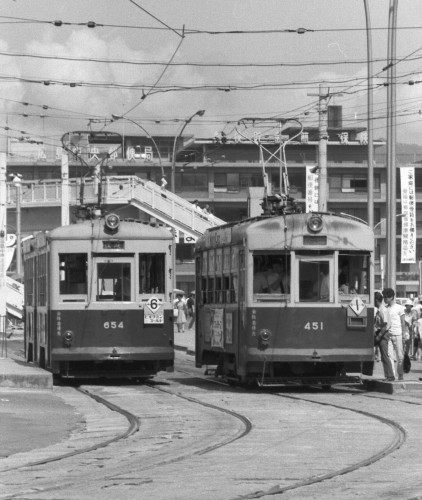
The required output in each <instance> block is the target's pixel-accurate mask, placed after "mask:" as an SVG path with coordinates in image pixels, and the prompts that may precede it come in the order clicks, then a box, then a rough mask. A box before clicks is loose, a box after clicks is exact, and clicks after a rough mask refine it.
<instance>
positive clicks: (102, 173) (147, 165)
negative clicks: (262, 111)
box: [7, 113, 422, 296]
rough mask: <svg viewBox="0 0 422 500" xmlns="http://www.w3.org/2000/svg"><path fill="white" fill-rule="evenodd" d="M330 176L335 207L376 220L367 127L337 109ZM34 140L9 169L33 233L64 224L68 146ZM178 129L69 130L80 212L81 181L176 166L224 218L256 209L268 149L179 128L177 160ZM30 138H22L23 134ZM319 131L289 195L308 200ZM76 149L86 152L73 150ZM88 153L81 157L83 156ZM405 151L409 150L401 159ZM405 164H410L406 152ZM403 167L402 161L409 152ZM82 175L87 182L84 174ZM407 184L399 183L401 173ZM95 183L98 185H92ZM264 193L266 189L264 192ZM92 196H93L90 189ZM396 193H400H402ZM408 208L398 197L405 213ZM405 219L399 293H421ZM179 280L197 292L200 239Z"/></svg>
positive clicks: (188, 251) (301, 158) (292, 161)
mask: <svg viewBox="0 0 422 500" xmlns="http://www.w3.org/2000/svg"><path fill="white" fill-rule="evenodd" d="M298 132H299V129H298V128H294V127H291V128H288V129H284V130H283V140H285V138H286V137H287V136H288V137H289V138H290V137H293V136H295V135H297V134H298ZM328 136H329V138H328V144H327V179H328V190H327V192H328V202H327V206H328V210H329V211H336V212H343V213H348V214H351V215H353V216H355V217H358V218H360V219H363V220H367V136H366V131H365V129H363V128H357V127H352V126H348V127H343V126H342V124H341V119H339V116H338V113H337V114H334V117H333V119H332V120H329V123H328ZM31 140H32V141H33V142H32V143H31V142H30V143H29V144H30V147H28V146H25V151H23V148H22V145H20V149H19V148H18V147H17V146H19V144H13V143H10V144H9V151H8V158H7V171H8V173H9V174H12V173H17V172H19V173H20V174H21V175H22V179H23V182H22V195H21V196H22V202H21V224H22V227H21V234H22V236H25V235H27V234H29V233H32V232H34V231H39V230H48V229H51V228H53V227H55V226H58V225H60V221H61V216H60V205H61V200H60V184H61V156H62V153H63V150H62V149H61V148H59V149H57V150H54V151H49V150H48V148H45V147H44V146H43V145H42V144H37V141H36V140H33V139H31ZM260 140H261V141H262V143H263V144H264V145H265V148H266V150H267V151H269V152H271V151H275V150H276V149H277V147H278V145H279V141H280V138H278V137H270V136H265V137H262V138H261V139H260ZM174 141H175V138H174V137H172V136H157V137H154V138H153V139H151V137H146V136H125V137H122V136H120V135H118V134H114V133H112V132H107V133H105V132H101V133H95V132H86V131H82V132H72V133H69V134H65V136H64V144H65V149H66V152H67V153H68V155H69V179H70V182H71V183H72V186H73V189H72V196H71V200H70V204H71V206H72V208H71V212H73V210H74V209H75V208H76V207H77V206H78V205H79V204H81V203H86V202H90V203H93V202H95V201H96V200H95V196H94V197H93V195H92V192H91V194H90V195H89V196H90V197H88V198H87V192H88V191H89V189H88V188H86V191H85V194H83V193H81V186H82V185H84V186H89V185H90V183H94V184H95V183H98V179H99V178H100V177H102V178H108V177H113V176H133V175H135V176H138V177H140V178H142V179H144V180H151V181H152V182H155V183H157V184H160V182H161V179H162V177H163V175H165V176H166V178H167V181H168V183H169V185H168V186H167V189H172V186H171V182H170V179H171V177H172V169H173V168H174V169H175V171H174V174H175V193H176V194H178V195H179V196H181V197H182V198H184V199H186V200H188V201H190V202H193V201H194V200H198V201H199V204H200V206H202V207H204V206H205V205H209V207H210V208H211V209H212V210H213V211H214V213H215V215H216V216H217V217H219V218H221V219H223V220H225V221H234V220H239V219H242V218H245V217H247V216H248V197H249V192H250V188H253V187H255V188H260V187H261V188H262V187H263V185H264V181H263V171H262V170H263V169H262V163H261V162H260V153H259V148H258V147H257V146H256V145H255V144H252V143H250V142H248V141H245V140H243V139H239V138H238V137H237V138H227V137H225V136H224V135H223V136H218V137H213V138H203V139H201V138H194V137H178V138H177V139H176V141H177V143H176V146H177V147H176V148H175V150H176V151H177V154H176V161H175V162H174V163H173V161H172V151H173V147H174ZM21 142H22V141H21ZM318 143H319V131H318V129H317V128H307V129H305V130H304V131H303V133H302V134H301V135H300V137H298V138H297V139H296V141H295V143H294V144H288V145H287V147H286V149H285V152H286V161H287V170H288V174H289V183H290V194H291V196H293V197H294V198H296V200H298V201H299V202H301V203H303V205H305V191H306V167H307V166H317V162H318ZM383 145H384V143H383V142H382V141H375V143H374V150H375V154H374V159H375V162H374V163H375V165H374V224H375V232H376V237H377V244H376V259H377V268H376V271H377V277H376V287H377V288H380V287H381V285H382V283H383V281H382V279H381V274H380V261H381V257H382V256H383V255H385V252H386V240H385V236H386V227H385V226H386V224H385V218H386V215H387V210H388V206H387V189H386V178H387V172H386V158H385V153H384V152H382V153H380V152H379V151H380V149H384V148H382V146H383ZM72 152H73V153H74V152H77V155H74V154H73V153H72ZM81 158H82V160H81ZM398 160H400V158H399V159H398ZM416 161H417V159H416V158H413V163H415V171H416V194H417V200H420V199H421V196H422V166H421V164H420V163H416ZM403 165H408V162H407V160H406V161H405V162H404V163H403ZM396 166H397V171H398V167H400V166H401V164H400V161H399V162H398V164H397V165H396ZM280 172H281V168H280V161H279V160H278V159H277V158H271V159H269V160H268V162H267V164H266V173H267V174H268V186H269V189H271V190H272V192H274V193H276V192H278V191H279V190H280ZM82 179H83V181H81V180H82ZM397 186H398V190H399V189H400V182H399V178H398V182H397ZM91 191H92V190H91ZM261 192H262V191H261ZM84 196H85V198H84ZM15 200H16V193H15V189H14V186H13V184H10V185H9V186H8V199H7V206H8V232H12V233H13V232H16V209H15ZM397 200H398V201H400V194H399V192H398V196H397ZM109 209H110V210H118V211H119V214H120V215H121V216H123V217H133V218H138V219H143V218H145V217H147V216H146V215H145V214H142V213H141V212H140V211H139V210H138V209H136V208H135V207H133V206H130V205H129V206H112V207H111V206H110V207H109ZM400 213H401V209H400V207H399V205H398V207H397V214H400ZM417 221H419V222H418V229H419V228H420V227H421V225H422V209H420V210H418V211H417ZM400 234H401V218H400V217H398V218H397V245H398V251H397V258H398V262H397V295H399V296H413V295H415V294H416V293H418V291H419V269H418V265H417V264H400V262H399V259H400ZM176 257H177V288H182V289H184V290H186V291H190V290H192V289H193V288H194V269H193V245H192V243H187V242H186V241H184V239H183V237H182V238H181V240H180V243H179V244H178V246H177V253H176ZM417 259H418V260H422V238H420V239H418V241H417Z"/></svg>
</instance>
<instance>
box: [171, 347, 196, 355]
mask: <svg viewBox="0 0 422 500" xmlns="http://www.w3.org/2000/svg"><path fill="white" fill-rule="evenodd" d="M174 349H175V350H176V351H182V352H185V353H186V354H189V355H190V356H195V351H194V350H192V349H189V348H188V347H186V346H183V345H175V346H174Z"/></svg>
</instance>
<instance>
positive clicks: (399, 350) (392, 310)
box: [382, 288, 406, 380]
mask: <svg viewBox="0 0 422 500" xmlns="http://www.w3.org/2000/svg"><path fill="white" fill-rule="evenodd" d="M382 296H383V298H384V302H385V305H386V312H387V314H386V318H385V319H386V320H387V324H388V333H389V335H390V341H391V342H392V344H393V348H394V350H395V352H396V358H397V374H398V380H403V373H404V372H403V357H404V355H403V335H404V334H405V332H406V324H405V320H404V307H403V306H401V305H399V304H397V303H396V301H395V292H394V290H393V289H392V288H384V290H383V292H382Z"/></svg>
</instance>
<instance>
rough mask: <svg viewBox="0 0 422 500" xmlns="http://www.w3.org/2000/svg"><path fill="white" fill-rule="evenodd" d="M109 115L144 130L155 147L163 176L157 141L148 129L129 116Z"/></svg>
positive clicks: (115, 119)
mask: <svg viewBox="0 0 422 500" xmlns="http://www.w3.org/2000/svg"><path fill="white" fill-rule="evenodd" d="M111 117H112V118H113V120H114V121H117V120H121V119H124V120H127V121H128V122H130V123H133V124H134V125H136V126H137V127H139V128H140V129H141V130H142V131H143V132H145V134H146V136H147V137H148V139H150V141H151V142H152V143H153V145H154V147H155V150H156V151H157V156H158V161H159V162H160V168H161V176H163V175H164V169H163V162H162V160H161V154H160V150H159V149H158V146H157V143H156V142H155V140H154V137H152V135H151V134H150V133H149V132H148V130H146V129H145V128H144V127H143V126H142V125H140V124H139V123H137V122H135V120H132V119H131V118H127V116H124V117H123V116H119V115H111ZM123 144H124V136H123Z"/></svg>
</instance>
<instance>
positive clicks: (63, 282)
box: [59, 253, 88, 295]
mask: <svg viewBox="0 0 422 500" xmlns="http://www.w3.org/2000/svg"><path fill="white" fill-rule="evenodd" d="M87 262H88V255H87V254H86V253H61V254H59V263H60V269H59V277H60V278H59V279H60V294H61V295H77V294H86V293H87V276H86V273H87V267H88V266H87Z"/></svg>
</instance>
